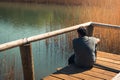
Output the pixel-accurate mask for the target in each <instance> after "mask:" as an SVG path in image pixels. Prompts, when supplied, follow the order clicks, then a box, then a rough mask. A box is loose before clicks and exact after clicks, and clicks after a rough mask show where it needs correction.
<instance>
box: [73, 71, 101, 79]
mask: <svg viewBox="0 0 120 80" xmlns="http://www.w3.org/2000/svg"><path fill="white" fill-rule="evenodd" d="M71 76H74V77H76V78H80V79H83V80H103V79H100V78H97V77H93V76H90V75H86V74H82V73H78V74H72V75H71Z"/></svg>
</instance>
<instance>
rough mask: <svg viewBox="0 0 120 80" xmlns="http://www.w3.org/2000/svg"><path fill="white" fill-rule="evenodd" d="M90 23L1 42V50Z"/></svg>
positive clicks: (88, 23)
mask: <svg viewBox="0 0 120 80" xmlns="http://www.w3.org/2000/svg"><path fill="white" fill-rule="evenodd" d="M90 24H91V22H87V23H83V24H79V25H75V26H71V27H67V28H63V29H59V30H56V31H51V32H47V33H44V34H40V35H35V36H32V37H28V38H23V39H19V40H16V41H12V42H8V43H4V44H0V52H1V51H4V50H7V49H10V48H13V47H17V46H20V45H23V44H26V43H30V42H35V41H38V40H43V39H46V38H49V37H53V36H56V35H60V34H63V33H67V32H70V31H74V30H76V29H78V28H79V27H81V26H89V25H90Z"/></svg>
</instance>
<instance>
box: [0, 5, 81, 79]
mask: <svg viewBox="0 0 120 80" xmlns="http://www.w3.org/2000/svg"><path fill="white" fill-rule="evenodd" d="M78 18H79V16H78V17H77V16H76V17H74V14H73V13H72V9H71V7H66V6H57V5H40V4H39V5H34V4H12V3H0V44H2V43H5V42H9V41H13V40H17V39H21V38H25V37H30V36H34V35H37V34H42V33H45V32H49V31H53V30H57V29H61V28H64V27H68V26H71V25H74V24H77V23H79V20H78ZM77 21H78V22H77ZM72 35H73V34H71V33H67V34H63V35H59V36H56V37H52V38H49V39H45V40H41V41H37V42H34V43H32V50H33V51H32V52H33V57H34V66H35V78H36V80H39V79H40V78H42V77H44V76H46V75H49V74H50V73H52V72H54V71H56V68H58V67H64V66H65V65H67V59H68V57H69V56H70V55H71V54H72V48H71V37H70V36H72ZM9 78H10V79H13V78H14V79H15V80H22V79H23V74H22V65H21V57H20V52H19V47H17V48H13V49H10V50H7V51H3V52H0V80H5V79H9Z"/></svg>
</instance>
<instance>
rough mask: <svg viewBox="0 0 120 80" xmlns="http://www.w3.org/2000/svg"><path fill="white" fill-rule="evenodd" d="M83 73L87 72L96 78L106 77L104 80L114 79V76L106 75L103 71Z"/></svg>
mask: <svg viewBox="0 0 120 80" xmlns="http://www.w3.org/2000/svg"><path fill="white" fill-rule="evenodd" d="M82 74H86V75H89V76H92V77H96V78H100V79H104V80H111V79H112V76H109V75H104V74H102V73H98V72H94V71H92V70H88V71H85V72H83V73H82Z"/></svg>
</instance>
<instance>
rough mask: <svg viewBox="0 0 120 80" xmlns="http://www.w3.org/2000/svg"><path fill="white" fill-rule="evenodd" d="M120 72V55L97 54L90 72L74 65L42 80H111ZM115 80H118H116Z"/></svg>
mask: <svg viewBox="0 0 120 80" xmlns="http://www.w3.org/2000/svg"><path fill="white" fill-rule="evenodd" d="M119 72H120V55H116V54H111V53H106V52H100V51H99V52H98V54H97V61H96V64H95V65H94V67H93V68H92V69H90V70H84V69H81V68H79V67H76V66H75V65H70V66H66V67H64V68H62V69H60V70H58V71H56V72H55V73H52V74H50V75H49V76H47V77H45V78H43V79H42V80H112V79H113V77H115V76H116V75H117V74H118V73H119ZM116 80H120V77H119V79H116Z"/></svg>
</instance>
